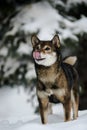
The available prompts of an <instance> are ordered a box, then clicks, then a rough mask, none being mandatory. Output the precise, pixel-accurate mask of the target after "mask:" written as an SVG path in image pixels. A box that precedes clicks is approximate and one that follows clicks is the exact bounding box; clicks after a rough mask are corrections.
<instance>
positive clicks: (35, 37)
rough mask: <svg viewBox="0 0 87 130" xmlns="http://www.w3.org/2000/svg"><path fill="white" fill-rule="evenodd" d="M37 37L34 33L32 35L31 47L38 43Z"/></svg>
mask: <svg viewBox="0 0 87 130" xmlns="http://www.w3.org/2000/svg"><path fill="white" fill-rule="evenodd" d="M39 41H40V40H39V38H38V37H37V36H36V35H35V34H34V35H32V37H31V43H32V45H33V47H34V46H35V45H36V44H38V43H39Z"/></svg>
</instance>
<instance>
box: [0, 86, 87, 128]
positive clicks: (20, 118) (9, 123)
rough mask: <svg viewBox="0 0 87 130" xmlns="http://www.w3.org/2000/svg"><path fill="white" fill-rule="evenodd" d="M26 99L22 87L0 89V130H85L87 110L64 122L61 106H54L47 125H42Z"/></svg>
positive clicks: (26, 95)
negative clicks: (74, 118) (75, 118)
mask: <svg viewBox="0 0 87 130" xmlns="http://www.w3.org/2000/svg"><path fill="white" fill-rule="evenodd" d="M28 99H29V94H28V90H25V89H24V88H23V87H19V88H17V87H15V88H12V89H11V88H10V87H6V88H1V89H0V130H31V129H32V130H35V129H37V130H44V129H45V130H48V129H50V130H58V129H59V130H63V129H64V130H77V129H79V130H87V110H85V111H79V117H78V119H77V120H74V121H73V120H72V121H70V122H64V121H63V109H62V105H61V104H58V105H54V106H53V113H54V114H53V115H49V118H48V124H47V125H42V124H41V121H40V116H39V115H36V114H34V110H35V108H34V106H33V105H32V104H31V103H29V102H27V100H28ZM34 103H35V104H37V101H36V100H35V102H34Z"/></svg>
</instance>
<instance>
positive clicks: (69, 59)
mask: <svg viewBox="0 0 87 130" xmlns="http://www.w3.org/2000/svg"><path fill="white" fill-rule="evenodd" d="M76 61H77V57H76V56H68V57H65V58H64V59H63V62H64V63H67V64H70V65H72V66H74V65H75V64H76Z"/></svg>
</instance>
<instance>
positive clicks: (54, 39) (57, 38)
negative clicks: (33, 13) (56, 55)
mask: <svg viewBox="0 0 87 130" xmlns="http://www.w3.org/2000/svg"><path fill="white" fill-rule="evenodd" d="M52 44H54V45H55V46H56V47H58V48H59V47H60V39H59V36H58V35H55V36H54V37H53V39H52Z"/></svg>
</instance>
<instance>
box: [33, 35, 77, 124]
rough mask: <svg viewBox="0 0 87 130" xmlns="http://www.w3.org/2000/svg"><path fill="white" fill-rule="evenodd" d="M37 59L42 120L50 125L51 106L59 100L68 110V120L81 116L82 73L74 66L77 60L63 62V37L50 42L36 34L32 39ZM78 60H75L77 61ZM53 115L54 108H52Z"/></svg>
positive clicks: (38, 95) (65, 118)
mask: <svg viewBox="0 0 87 130" xmlns="http://www.w3.org/2000/svg"><path fill="white" fill-rule="evenodd" d="M31 42H32V46H33V51H32V55H33V59H34V63H35V70H36V75H37V88H36V91H37V97H38V101H39V108H40V115H41V121H42V123H43V124H46V123H47V122H48V121H47V117H48V113H49V108H50V107H49V106H50V103H57V102H58V100H59V101H60V102H61V103H62V104H63V107H64V121H70V120H71V109H72V110H73V119H76V118H77V117H78V105H79V93H78V86H79V84H78V74H77V71H76V70H75V68H74V67H73V65H74V63H75V62H76V57H74V58H73V57H68V58H66V59H64V60H62V56H61V49H60V40H59V36H58V35H55V36H54V37H53V39H52V40H50V41H41V40H40V39H39V38H38V37H37V36H36V35H33V36H32V38H31ZM73 59H74V60H73ZM50 112H52V111H51V108H50Z"/></svg>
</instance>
